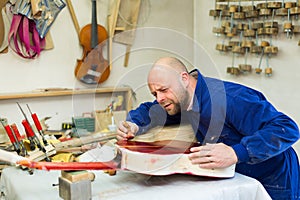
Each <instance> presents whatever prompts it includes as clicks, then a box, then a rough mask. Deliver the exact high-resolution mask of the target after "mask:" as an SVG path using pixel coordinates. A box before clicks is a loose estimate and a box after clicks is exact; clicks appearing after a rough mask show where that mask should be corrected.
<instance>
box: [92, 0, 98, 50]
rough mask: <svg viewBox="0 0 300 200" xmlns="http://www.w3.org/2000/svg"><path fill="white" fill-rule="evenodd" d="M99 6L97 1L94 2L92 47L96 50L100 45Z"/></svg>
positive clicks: (93, 0)
mask: <svg viewBox="0 0 300 200" xmlns="http://www.w3.org/2000/svg"><path fill="white" fill-rule="evenodd" d="M97 25H98V23H97V4H96V0H92V32H91V37H92V39H91V47H92V49H94V48H95V47H96V46H97V45H98V30H97Z"/></svg>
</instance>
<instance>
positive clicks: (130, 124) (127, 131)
mask: <svg viewBox="0 0 300 200" xmlns="http://www.w3.org/2000/svg"><path fill="white" fill-rule="evenodd" d="M148 87H149V90H150V92H151V94H152V95H153V96H154V97H155V98H156V100H155V101H153V102H145V103H142V104H141V105H140V106H139V107H138V108H137V109H135V110H132V111H130V112H129V114H128V116H127V119H126V121H127V123H126V126H124V123H120V125H119V127H118V136H117V138H118V140H127V139H128V138H132V137H134V136H136V135H139V134H143V133H145V132H147V130H149V129H151V128H153V127H155V126H165V125H172V124H180V123H190V124H191V125H192V127H193V130H194V133H195V136H196V138H197V140H198V141H199V142H200V143H201V144H203V145H202V146H199V147H194V148H192V149H191V153H190V155H189V158H190V160H191V162H192V163H193V164H195V165H199V167H202V168H224V167H228V166H230V165H232V164H236V171H237V172H239V173H241V174H244V175H247V176H250V177H253V178H256V179H257V180H259V181H260V182H261V183H262V184H263V185H264V187H265V188H266V190H267V191H268V193H269V194H270V196H271V197H272V199H280V200H281V199H300V184H299V161H298V157H297V154H296V153H295V151H294V149H293V148H292V147H291V146H292V145H293V144H294V143H295V142H296V141H297V140H298V139H299V130H298V127H297V125H296V123H295V122H294V121H293V120H292V119H291V118H289V117H288V116H287V115H285V114H283V113H281V112H279V111H277V110H276V109H275V108H274V106H272V105H271V103H270V102H268V101H267V99H266V98H265V97H264V95H263V94H261V93H260V92H258V91H256V90H253V89H251V88H248V87H245V86H242V85H239V84H235V83H231V82H225V81H221V80H218V79H213V78H208V77H204V76H202V74H201V73H200V72H199V71H198V70H193V71H192V72H190V73H189V72H188V71H187V69H186V67H185V65H184V64H183V63H182V62H181V61H180V60H178V59H176V58H173V57H165V58H161V59H159V60H158V61H156V62H155V63H154V65H153V67H152V68H151V70H150V72H149V75H148Z"/></svg>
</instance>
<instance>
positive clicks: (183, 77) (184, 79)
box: [181, 72, 190, 87]
mask: <svg viewBox="0 0 300 200" xmlns="http://www.w3.org/2000/svg"><path fill="white" fill-rule="evenodd" d="M181 81H182V84H183V85H184V87H187V86H188V85H189V81H190V77H189V74H188V73H187V72H181Z"/></svg>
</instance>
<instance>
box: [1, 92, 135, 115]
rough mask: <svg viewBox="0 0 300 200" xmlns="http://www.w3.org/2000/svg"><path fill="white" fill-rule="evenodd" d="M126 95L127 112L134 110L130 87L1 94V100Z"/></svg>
mask: <svg viewBox="0 0 300 200" xmlns="http://www.w3.org/2000/svg"><path fill="white" fill-rule="evenodd" d="M120 92H121V93H125V101H126V104H127V105H126V110H127V111H129V110H130V109H131V108H132V104H131V99H132V91H131V88H130V87H118V88H113V87H111V88H93V89H68V88H62V89H60V88H57V89H51V88H50V89H42V90H36V91H31V92H19V93H2V94H1V93H0V100H12V99H24V98H39V97H57V96H71V95H81V94H93V93H95V94H107V93H120Z"/></svg>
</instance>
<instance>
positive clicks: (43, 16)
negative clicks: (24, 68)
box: [8, 0, 65, 59]
mask: <svg viewBox="0 0 300 200" xmlns="http://www.w3.org/2000/svg"><path fill="white" fill-rule="evenodd" d="M64 7H65V3H64V2H63V1H62V0H55V1H49V0H16V2H15V4H14V5H13V6H12V12H13V17H12V23H11V27H10V31H9V35H8V41H9V46H10V47H11V48H12V50H13V51H14V52H16V53H17V54H18V55H20V56H21V57H23V58H26V59H34V58H36V57H37V56H39V55H40V52H41V51H42V50H44V49H46V48H47V49H51V48H53V47H52V46H51V45H50V46H46V41H50V42H51V39H50V40H49V37H50V35H49V34H47V33H48V31H49V28H50V26H51V25H52V23H53V22H54V20H55V18H56V17H57V15H58V13H59V12H60V11H61V10H62V9H63V8H64ZM46 37H47V38H46Z"/></svg>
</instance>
